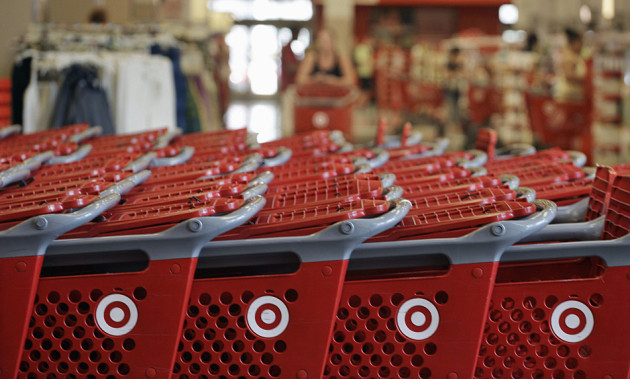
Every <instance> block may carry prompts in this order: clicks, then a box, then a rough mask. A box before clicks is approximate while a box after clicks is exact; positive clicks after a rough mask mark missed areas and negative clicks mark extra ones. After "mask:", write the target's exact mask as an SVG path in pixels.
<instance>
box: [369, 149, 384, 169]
mask: <svg viewBox="0 0 630 379" xmlns="http://www.w3.org/2000/svg"><path fill="white" fill-rule="evenodd" d="M373 151H374V153H375V154H376V155H375V156H374V158H372V159H368V160H367V162H366V163H367V164H369V165H370V166H371V167H372V168H376V167H381V166H382V165H384V164H385V163H387V161H388V160H389V152H388V151H387V150H385V149H379V148H375V149H373Z"/></svg>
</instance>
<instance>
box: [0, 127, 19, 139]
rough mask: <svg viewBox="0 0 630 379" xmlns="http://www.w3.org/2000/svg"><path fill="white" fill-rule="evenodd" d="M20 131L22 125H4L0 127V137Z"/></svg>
mask: <svg viewBox="0 0 630 379" xmlns="http://www.w3.org/2000/svg"><path fill="white" fill-rule="evenodd" d="M21 131H22V127H21V126H20V125H10V126H5V127H4V128H2V129H0V139H4V138H7V137H8V136H12V135H14V134H18V133H20V132H21Z"/></svg>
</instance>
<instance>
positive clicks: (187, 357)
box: [181, 351, 192, 363]
mask: <svg viewBox="0 0 630 379" xmlns="http://www.w3.org/2000/svg"><path fill="white" fill-rule="evenodd" d="M181 359H182V362H184V363H188V362H190V361H191V360H192V354H191V353H190V352H188V351H185V352H184V353H183V354H182V358H181Z"/></svg>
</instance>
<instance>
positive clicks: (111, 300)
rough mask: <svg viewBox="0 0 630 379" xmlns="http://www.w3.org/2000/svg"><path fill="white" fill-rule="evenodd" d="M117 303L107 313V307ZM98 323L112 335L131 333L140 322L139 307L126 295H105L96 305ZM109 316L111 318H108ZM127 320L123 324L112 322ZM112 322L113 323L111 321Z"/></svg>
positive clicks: (105, 331) (104, 330)
mask: <svg viewBox="0 0 630 379" xmlns="http://www.w3.org/2000/svg"><path fill="white" fill-rule="evenodd" d="M112 304H115V307H114V308H112V309H111V310H110V311H109V312H108V314H107V315H106V314H105V311H106V310H107V308H108V307H109V306H110V305H112ZM95 316H96V324H97V325H98V327H99V328H100V329H101V330H102V331H103V332H104V333H106V334H109V335H111V336H123V335H125V334H127V333H129V332H130V331H131V330H132V329H133V328H134V327H135V326H136V323H137V322H138V308H137V307H136V305H135V304H134V302H133V300H131V299H130V298H128V297H127V296H125V295H121V294H112V295H108V296H105V297H104V298H103V299H102V300H101V301H100V302H99V303H98V306H97V307H96V313H95ZM108 318H109V320H108ZM125 319H126V320H127V322H125V323H124V324H122V325H112V324H111V323H120V322H122V321H123V320H125ZM110 322H111V323H110Z"/></svg>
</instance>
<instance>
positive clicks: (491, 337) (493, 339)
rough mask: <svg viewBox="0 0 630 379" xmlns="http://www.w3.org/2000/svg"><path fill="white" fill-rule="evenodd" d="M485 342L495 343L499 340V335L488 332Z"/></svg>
mask: <svg viewBox="0 0 630 379" xmlns="http://www.w3.org/2000/svg"><path fill="white" fill-rule="evenodd" d="M486 342H487V343H488V344H489V345H496V344H497V342H499V336H498V335H497V334H496V333H490V334H488V336H487V337H486Z"/></svg>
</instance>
